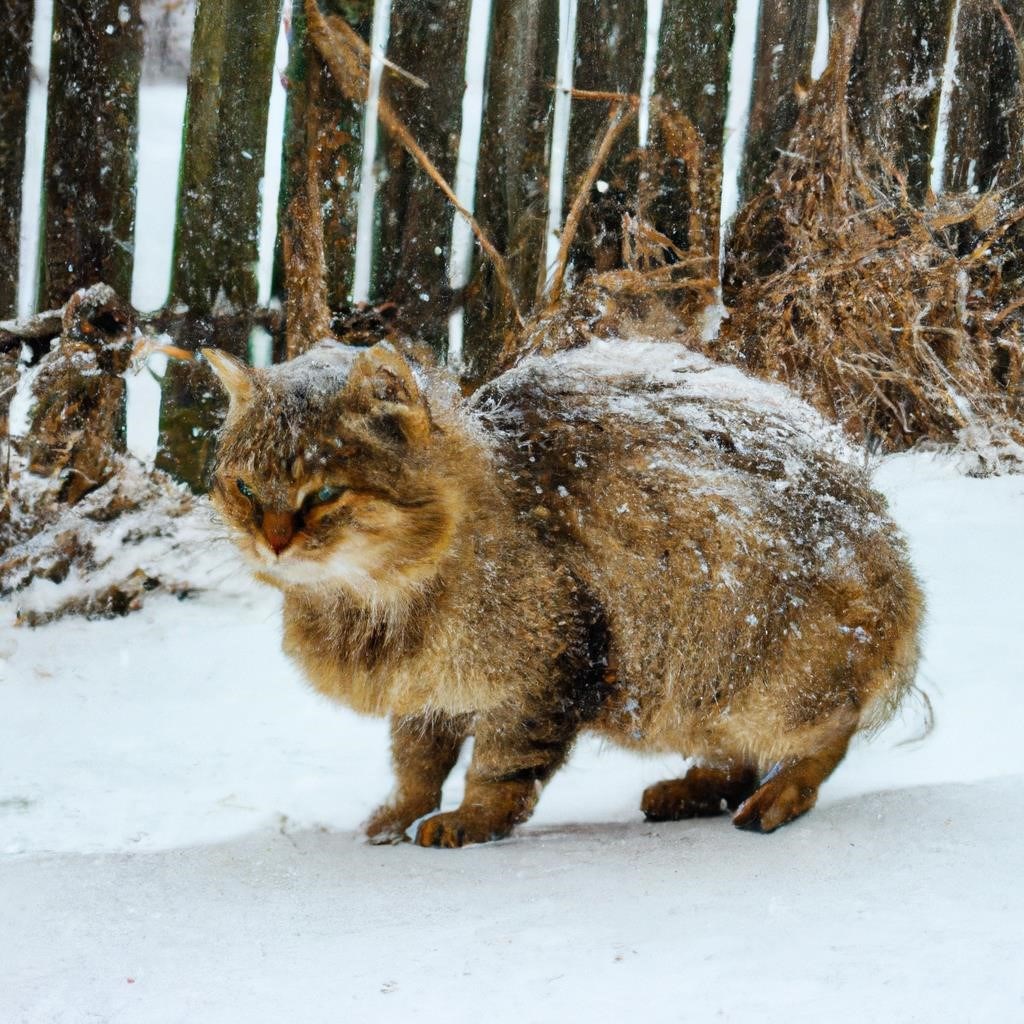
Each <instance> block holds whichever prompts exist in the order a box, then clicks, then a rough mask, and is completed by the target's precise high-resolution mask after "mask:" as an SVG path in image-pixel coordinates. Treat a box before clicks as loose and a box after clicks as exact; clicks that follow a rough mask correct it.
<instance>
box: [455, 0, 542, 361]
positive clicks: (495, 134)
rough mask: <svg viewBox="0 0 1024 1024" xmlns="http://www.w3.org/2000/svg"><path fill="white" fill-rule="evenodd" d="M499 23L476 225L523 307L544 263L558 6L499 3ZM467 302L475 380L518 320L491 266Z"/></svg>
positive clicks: (484, 266) (480, 272)
mask: <svg viewBox="0 0 1024 1024" xmlns="http://www.w3.org/2000/svg"><path fill="white" fill-rule="evenodd" d="M492 17H493V29H492V32H491V38H492V40H493V44H492V49H491V57H490V65H489V68H488V79H487V106H486V108H485V110H484V122H483V131H482V135H481V141H480V160H479V164H478V166H479V171H478V173H477V182H478V184H477V199H476V209H477V217H478V219H479V220H480V222H481V223H482V224H483V225H484V227H485V228H486V229H487V230H488V231H489V232H490V233H491V238H492V239H493V241H494V243H495V245H496V246H497V248H498V251H499V252H501V253H503V254H504V256H505V258H506V259H507V260H508V264H509V271H510V273H511V276H512V283H513V285H514V287H515V289H516V292H517V293H518V295H519V297H520V301H521V302H524V301H525V302H529V301H530V300H531V299H532V297H533V294H534V292H535V291H536V288H537V276H538V274H539V272H540V267H541V266H542V265H543V262H544V236H545V231H546V229H547V193H548V146H549V145H550V129H551V114H552V111H553V109H554V92H553V91H552V89H551V83H552V82H553V81H554V79H555V70H556V64H557V61H558V10H557V4H555V3H552V2H551V0H495V5H494V10H493V15H492ZM467 300H468V301H467V316H466V359H467V364H468V366H469V376H470V377H482V376H483V375H485V374H486V373H487V371H488V368H489V367H490V365H491V361H492V360H493V358H494V357H495V356H496V355H497V351H498V349H499V348H500V344H501V339H502V334H503V332H504V330H505V329H507V328H508V327H509V326H510V314H511V310H510V309H509V308H508V305H507V303H506V302H505V296H504V294H503V292H502V290H501V288H500V286H499V284H498V282H497V279H496V276H495V274H494V268H493V265H492V264H491V262H490V260H487V259H481V258H479V257H477V258H476V260H475V269H474V278H473V282H472V284H471V285H470V287H469V289H468V296H467Z"/></svg>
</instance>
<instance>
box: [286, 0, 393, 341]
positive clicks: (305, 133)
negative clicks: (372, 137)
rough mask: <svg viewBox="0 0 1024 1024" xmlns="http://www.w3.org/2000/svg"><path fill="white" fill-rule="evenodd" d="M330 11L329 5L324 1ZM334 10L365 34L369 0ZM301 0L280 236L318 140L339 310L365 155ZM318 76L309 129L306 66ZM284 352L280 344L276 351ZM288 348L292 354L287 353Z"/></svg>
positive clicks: (327, 250)
mask: <svg viewBox="0 0 1024 1024" xmlns="http://www.w3.org/2000/svg"><path fill="white" fill-rule="evenodd" d="M323 6H324V9H325V11H326V13H328V14H329V13H331V11H330V10H329V8H330V7H331V6H332V5H327V4H325V5H323ZM333 6H334V7H335V8H340V10H339V12H338V14H339V16H341V17H344V18H345V20H346V21H347V22H348V24H349V25H351V27H352V28H354V29H355V30H356V31H357V32H358V33H359V34H360V35H361V36H363V37H364V38H365V37H368V36H369V31H370V20H371V18H372V16H373V3H372V0H362V2H359V3H356V2H348V3H344V4H340V5H339V4H334V5H333ZM304 7H305V5H304V2H303V0H293V2H292V31H291V44H290V52H289V63H288V75H287V80H288V103H287V107H286V112H285V138H284V148H285V159H284V165H283V168H282V176H281V201H280V221H281V236H283V235H284V234H285V233H286V232H287V231H289V230H290V227H289V225H290V223H291V220H292V217H293V214H292V212H291V204H292V202H293V201H294V200H295V199H296V198H297V197H298V196H299V195H300V192H301V191H302V189H303V182H304V181H305V175H306V172H307V167H306V154H307V150H308V148H309V145H313V146H315V147H316V150H317V152H318V154H319V156H318V160H319V164H320V191H321V196H320V202H321V216H322V222H323V235H324V262H325V276H326V285H327V304H328V306H329V307H330V309H331V310H332V311H334V312H337V311H339V310H341V309H343V308H345V307H346V306H347V305H348V304H349V303H350V301H351V293H352V278H353V271H354V266H355V246H356V222H357V219H358V200H359V168H360V157H361V154H362V131H363V105H362V104H361V103H354V102H352V101H351V100H349V99H346V98H345V96H344V95H343V94H342V92H341V90H340V89H339V88H338V85H337V84H336V83H335V81H334V79H333V78H332V77H331V75H330V73H329V72H328V71H327V70H326V69H325V68H323V66H322V64H321V62H320V61H319V60H318V59H317V58H316V57H315V56H313V57H311V56H310V53H309V47H308V43H307V41H306V15H305V10H304ZM310 67H313V68H314V73H315V74H316V76H317V80H316V82H315V83H313V86H314V87H315V89H316V90H317V106H318V108H319V116H318V117H317V118H316V122H315V127H314V130H313V131H312V132H310V127H311V125H310V123H309V122H308V120H307V117H308V109H307V104H308V97H309V93H310V87H311V83H310V81H309V79H308V76H309V74H310V71H309V68H310ZM274 274H275V280H274V294H275V295H278V296H282V297H284V299H285V306H286V309H287V308H288V307H289V306H290V305H291V302H290V300H289V299H288V297H287V296H286V295H285V291H286V281H285V274H284V252H283V248H282V245H281V237H279V239H278V247H277V252H276V254H275V270H274ZM278 354H279V356H280V357H281V358H283V357H284V354H285V353H284V351H283V350H282V351H281V352H280V353H278ZM291 354H293V355H294V354H295V353H294V352H292V353H291Z"/></svg>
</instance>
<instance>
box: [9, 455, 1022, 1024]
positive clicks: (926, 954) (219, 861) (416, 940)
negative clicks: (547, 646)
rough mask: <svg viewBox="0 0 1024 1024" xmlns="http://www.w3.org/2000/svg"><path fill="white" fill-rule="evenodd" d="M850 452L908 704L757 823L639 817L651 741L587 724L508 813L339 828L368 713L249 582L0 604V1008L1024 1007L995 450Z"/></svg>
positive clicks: (1008, 567) (1011, 582)
mask: <svg viewBox="0 0 1024 1024" xmlns="http://www.w3.org/2000/svg"><path fill="white" fill-rule="evenodd" d="M876 479H877V482H878V483H879V485H880V486H881V487H882V488H883V489H884V490H885V491H886V492H887V493H888V494H889V496H890V500H891V502H892V507H893V512H894V514H895V517H896V518H897V520H898V521H899V522H900V523H901V524H902V525H903V526H904V528H905V529H906V531H907V533H908V534H909V537H910V541H911V547H912V550H913V554H914V558H915V562H916V564H917V566H918V569H919V571H920V573H921V576H922V578H923V580H924V583H925V589H926V592H927V595H928V602H929V622H928V630H927V637H926V648H925V660H924V664H923V667H922V674H921V677H920V682H921V684H922V686H923V688H924V689H925V691H926V692H927V693H928V694H929V696H930V698H931V700H932V702H933V704H934V706H935V714H936V727H935V730H934V732H933V733H932V734H931V735H930V736H929V737H928V738H927V739H925V740H924V741H922V742H910V743H904V744H902V745H901V741H903V740H907V739H913V737H914V736H916V735H918V734H919V732H920V730H921V726H922V710H921V707H920V706H916V707H915V706H914V705H910V706H908V708H907V709H906V713H905V715H904V716H903V718H902V719H901V720H900V721H898V722H896V723H894V724H893V725H892V726H891V727H890V728H889V729H887V730H886V731H885V732H883V733H882V734H881V735H879V736H878V737H876V738H875V739H873V740H870V741H867V740H860V741H858V742H857V744H856V746H855V749H854V750H853V751H852V752H851V754H850V756H849V757H848V758H847V760H846V761H845V762H844V763H843V764H842V765H841V766H840V768H839V770H838V772H837V773H836V775H835V776H834V777H833V779H832V780H830V781H829V782H828V783H827V784H826V786H825V787H824V789H823V792H822V799H821V803H820V804H819V807H818V808H817V809H816V810H815V811H814V812H812V813H811V814H810V815H809V816H808V817H806V818H804V819H801V820H800V821H798V822H796V823H794V824H793V825H790V826H788V827H787V828H785V829H783V830H781V831H780V832H779V833H777V834H776V835H773V836H758V835H751V834H748V833H743V832H738V831H736V830H735V829H733V828H732V827H731V826H730V825H729V823H728V821H727V820H725V819H717V820H713V821H707V820H705V821H693V822H681V823H677V824H659V825H652V824H646V823H644V822H643V821H642V820H641V818H640V815H639V812H638V810H637V807H638V804H639V799H640V793H641V791H642V789H643V787H644V785H646V784H648V783H650V782H652V781H656V780H657V779H660V778H664V777H667V776H668V775H670V774H674V773H676V772H677V769H678V768H679V765H678V763H677V762H675V761H674V760H672V759H656V760H655V759H648V760H641V759H638V758H634V757H632V756H629V755H626V754H624V753H621V752H618V751H614V750H607V749H601V748H599V747H598V745H597V744H596V743H593V742H589V741H585V742H584V743H582V744H581V745H580V747H579V749H578V751H577V753H576V755H575V756H574V758H573V760H572V762H571V764H570V765H569V766H568V767H567V768H566V769H564V770H563V771H562V772H561V773H559V775H558V776H557V777H556V779H555V780H554V782H553V783H552V784H551V786H550V787H549V789H548V790H547V792H546V793H545V795H544V797H543V798H542V800H541V803H540V806H539V808H538V813H537V815H536V816H535V818H534V819H533V821H532V822H531V823H530V824H529V825H528V826H527V827H525V828H522V829H520V830H519V831H518V832H517V833H516V835H515V836H514V837H513V838H511V839H509V840H506V841H504V842H502V843H497V844H492V845H488V846H481V847H473V848H469V849H466V850H462V851H439V850H420V849H416V848H412V847H409V846H406V847H400V848H383V849H381V848H375V847H370V846H367V845H364V844H363V843H361V842H360V841H359V838H358V835H357V833H356V827H357V825H358V823H359V822H360V821H361V820H362V819H363V818H364V817H365V816H366V814H367V813H368V812H369V811H370V809H371V808H372V807H373V806H374V805H375V804H376V803H377V802H378V801H379V800H380V799H381V798H382V797H383V796H384V795H385V793H386V791H387V790H388V788H389V786H390V779H389V773H388V767H387V738H386V731H385V728H384V726H383V724H382V723H379V722H372V721H366V720H360V719H357V718H355V717H354V716H353V715H351V714H350V713H348V712H346V711H345V710H343V709H341V708H336V707H334V706H331V705H329V704H326V703H325V702H323V701H322V700H320V699H319V698H317V697H315V696H314V695H312V694H311V693H309V692H308V691H306V690H305V688H304V686H303V684H302V683H301V682H300V681H299V680H298V679H297V677H296V674H295V672H294V671H293V670H292V669H291V668H290V666H289V665H288V664H287V663H286V662H285V661H284V659H283V657H282V656H281V655H280V653H279V651H278V625H277V620H276V604H275V600H274V598H273V596H272V595H268V594H266V593H262V592H258V591H254V592H253V593H252V596H251V597H249V598H246V599H242V600H240V599H239V598H237V597H232V596H230V595H229V594H227V593H225V594H222V595H209V596H207V597H204V598H202V599H200V600H195V601H189V602H183V603H182V602H175V601H172V600H169V599H162V600H154V601H152V602H150V603H149V605H148V606H147V607H146V608H145V609H144V611H143V612H141V613H139V614H137V615H135V616H132V617H130V618H128V619H125V620H120V621H114V622H99V623H86V622H81V621H77V620H68V621H65V622H62V623H59V624H56V625H53V626H49V627H45V628H43V629H39V630H35V631H28V630H25V631H21V630H13V629H10V628H9V622H10V618H11V609H10V606H9V605H0V616H2V622H3V625H2V627H0V707H2V714H0V749H2V751H3V754H2V761H0V856H2V858H3V859H2V861H0V907H2V915H0V950H2V953H0V1021H3V1022H5V1024H6V1022H8V1021H10V1022H22V1021H25V1022H31V1024H36V1022H44V1021H45V1022H51V1021H53V1022H76V1024H77V1022H92V1021H96V1022H101V1021H131V1022H143V1024H149V1022H158V1021H159V1022H168V1024H170V1022H178V1021H182V1020H189V1021H191V1022H216V1024H220V1022H226V1024H231V1022H236V1021H246V1022H263V1021H267V1022H270V1021H273V1022H275V1024H279V1022H281V1021H302V1022H320V1021H341V1020H352V1021H357V1020H358V1021H364V1020H396V1021H398V1020H408V1019H411V1018H413V1017H415V1018H416V1019H419V1020H428V1021H430V1020H435V1019H436V1020H442V1019H443V1020H445V1021H462V1020H470V1019H481V1018H483V1019H487V1020H493V1021H517V1022H529V1021H548V1020H596V1021H603V1020H614V1019H617V1018H620V1017H622V1016H623V1015H630V1016H632V1017H638V1018H642V1019H643V1020H644V1021H645V1022H646V1021H652V1022H654V1021H703V1020H719V1019H720V1020H730V1021H757V1022H762V1021H786V1022H790V1021H805V1020H806V1021H811V1020H813V1021H815V1022H817V1021H822V1020H827V1021H830V1022H832V1021H858V1022H859V1021H862V1020H863V1019H864V1018H865V1017H870V1018H872V1019H875V1020H879V1021H921V1022H933V1021H978V1022H982V1021H992V1020H1006V1021H1009V1020H1021V1019H1024V982H1022V981H1021V978H1024V970H1022V968H1024V938H1022V934H1024V933H1022V927H1021V921H1022V920H1024V897H1022V894H1021V887H1020V885H1019V878H1020V874H1021V871H1022V869H1024V853H1022V852H1021V844H1020V836H1021V835H1022V834H1024V801H1022V800H1021V797H1020V793H1019V786H1020V785H1021V783H1022V782H1024V744H1021V742H1020V738H1019V733H1020V722H1021V714H1022V710H1024V667H1022V665H1024V662H1022V659H1021V657H1020V642H1019V629H1020V617H1021V611H1022V609H1024V534H1022V531H1021V529H1020V524H1021V523H1022V522H1024V477H1002V478H994V479H987V480H976V479H972V478H969V477H965V476H962V475H960V474H959V473H958V472H957V471H956V470H955V469H954V468H953V467H952V465H951V463H950V462H949V460H948V459H938V458H931V457H928V456H922V455H917V456H912V457H911V456H904V457H899V458H893V459H890V460H887V461H886V462H885V463H884V464H883V465H882V466H881V468H880V469H879V470H878V472H877V474H876ZM233 571H234V570H233V569H232V567H231V566H226V567H225V572H226V573H231V572H233ZM460 790H461V782H460V781H459V780H458V779H453V781H452V784H451V785H450V786H449V788H448V791H447V793H446V804H448V805H454V804H455V803H457V801H458V798H459V791H460Z"/></svg>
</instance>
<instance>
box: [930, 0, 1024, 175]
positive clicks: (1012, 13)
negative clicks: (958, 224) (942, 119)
mask: <svg viewBox="0 0 1024 1024" xmlns="http://www.w3.org/2000/svg"><path fill="white" fill-rule="evenodd" d="M1004 15H1005V17H1004ZM1022 41H1024V2H1022V0H1002V3H1001V5H996V4H995V3H991V2H988V0H963V2H962V5H961V8H960V23H959V27H958V30H957V40H956V42H957V50H958V52H959V55H960V57H959V62H958V64H957V70H956V82H955V84H954V86H953V94H952V97H951V102H950V111H949V137H948V148H947V150H946V174H945V187H946V190H947V191H951V192H961V191H965V190H967V189H971V188H974V189H977V190H978V191H980V192H985V191H986V190H988V189H990V188H1005V187H1006V186H1008V185H1011V184H1015V183H1018V182H1019V181H1020V178H1021V173H1022V169H1024V167H1022V165H1024V160H1022V156H1021V147H1022V144H1024V138H1022V131H1021V118H1022V104H1021V87H1022V79H1024V76H1022V74H1021V51H1020V49H1019V47H1020V45H1021V43H1022Z"/></svg>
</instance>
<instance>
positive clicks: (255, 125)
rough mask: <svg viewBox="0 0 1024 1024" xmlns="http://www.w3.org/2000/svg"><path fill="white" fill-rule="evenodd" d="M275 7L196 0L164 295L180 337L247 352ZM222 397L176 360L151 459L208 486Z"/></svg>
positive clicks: (207, 377)
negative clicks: (178, 308) (179, 314)
mask: <svg viewBox="0 0 1024 1024" xmlns="http://www.w3.org/2000/svg"><path fill="white" fill-rule="evenodd" d="M280 13H281V8H280V4H279V3H274V2H268V0H199V4H198V7H197V9H196V24H195V31H194V33H193V37H192V66H191V71H190V73H189V83H188V101H187V105H186V112H185V151H184V157H183V161H182V170H181V181H180V185H179V194H178V225H177V232H176V236H175V246H174V247H175V258H174V273H173V275H172V280H171V297H172V298H171V301H172V303H177V304H180V305H184V306H187V307H188V316H187V318H186V320H185V322H184V326H183V327H182V328H181V331H180V333H179V336H178V338H177V340H178V343H179V344H181V345H183V346H185V347H188V348H193V347H196V345H197V343H198V344H203V345H210V344H212V345H215V346H217V347H219V348H222V349H225V350H227V351H229V352H233V353H234V354H235V355H239V356H242V357H244V356H245V354H246V344H247V340H248V335H249V330H250V327H251V322H252V310H253V307H254V305H255V303H256V293H257V279H256V268H257V261H258V258H259V250H258V235H259V212H260V181H261V179H262V177H263V157H264V151H265V148H266V132H267V107H268V102H269V98H270V84H271V74H272V72H273V62H274V49H275V44H276V40H277V30H278V25H279V23H280ZM222 416H223V399H222V397H221V394H220V391H219V389H218V388H217V387H216V385H215V384H214V383H213V379H212V375H211V374H210V373H209V371H208V370H207V369H206V368H205V367H204V366H203V365H202V364H198V363H197V364H186V363H172V364H171V365H170V366H169V367H168V372H167V376H166V377H165V382H164V402H163V406H162V409H161V415H160V451H159V453H158V456H157V465H158V466H159V467H160V468H162V469H166V470H167V471H168V472H171V473H173V474H174V475H175V476H177V477H178V478H179V479H181V480H184V481H185V482H186V483H188V484H189V486H191V487H193V488H194V489H197V490H198V489H201V488H202V487H203V486H204V483H205V478H206V472H207V469H208V467H209V464H210V460H211V458H212V454H213V432H214V431H215V429H216V427H217V426H218V425H219V423H220V421H221V418H222Z"/></svg>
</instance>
